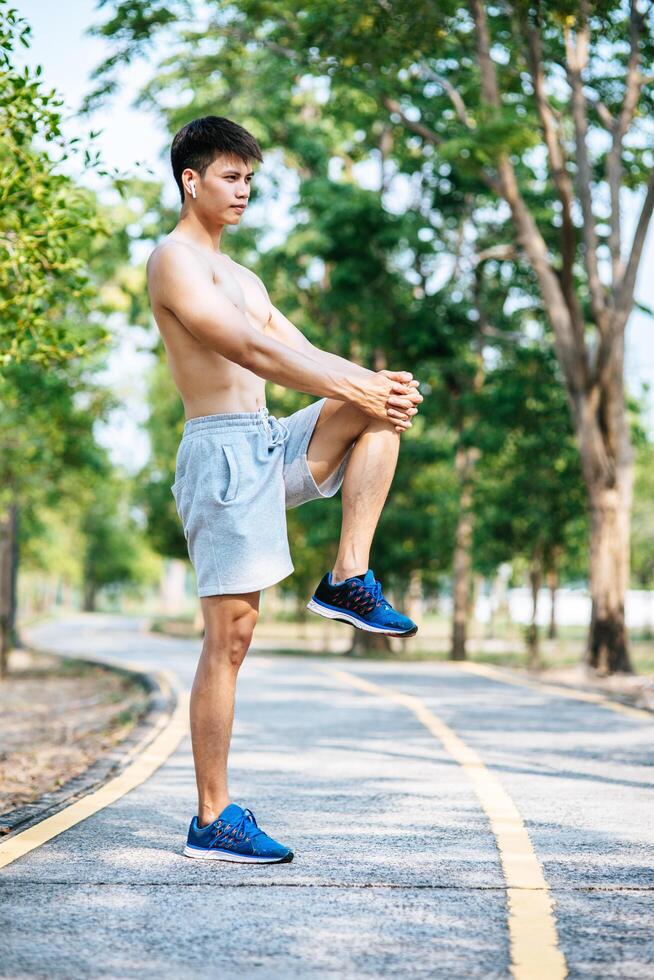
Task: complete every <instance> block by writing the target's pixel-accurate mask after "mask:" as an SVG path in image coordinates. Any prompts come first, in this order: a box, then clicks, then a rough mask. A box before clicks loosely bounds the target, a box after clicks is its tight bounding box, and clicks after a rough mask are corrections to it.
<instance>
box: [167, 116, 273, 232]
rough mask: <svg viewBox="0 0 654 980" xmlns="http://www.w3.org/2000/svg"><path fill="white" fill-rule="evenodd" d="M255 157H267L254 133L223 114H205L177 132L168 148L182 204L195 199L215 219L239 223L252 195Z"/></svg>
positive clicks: (200, 207)
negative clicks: (237, 205) (245, 205)
mask: <svg viewBox="0 0 654 980" xmlns="http://www.w3.org/2000/svg"><path fill="white" fill-rule="evenodd" d="M253 160H259V162H261V161H263V156H262V153H261V148H260V146H259V144H258V143H257V141H256V139H255V138H254V136H252V134H251V133H248V131H247V129H243V127H242V126H239V125H238V123H235V122H232V120H231V119H225V118H224V117H223V116H203V117H202V118H201V119H194V120H193V121H192V122H190V123H187V124H186V126H183V127H182V129H180V130H179V132H178V133H176V134H175V138H174V139H173V143H172V146H171V149H170V162H171V164H172V168H173V175H174V177H175V181H176V183H177V186H178V188H179V193H180V196H181V199H182V204H184V203H185V201H187V200H189V199H193V198H194V193H193V192H195V200H196V201H197V207H198V209H199V210H201V211H203V212H204V213H205V214H206V216H207V217H209V218H210V219H213V220H218V221H221V220H224V221H225V222H228V223H236V222H238V220H239V219H240V216H241V214H242V212H241V211H239V210H238V209H237V208H236V207H235V205H236V204H238V203H240V204H246V203H247V199H248V197H249V194H250V179H251V176H252V170H251V167H250V164H251V162H252V161H253Z"/></svg>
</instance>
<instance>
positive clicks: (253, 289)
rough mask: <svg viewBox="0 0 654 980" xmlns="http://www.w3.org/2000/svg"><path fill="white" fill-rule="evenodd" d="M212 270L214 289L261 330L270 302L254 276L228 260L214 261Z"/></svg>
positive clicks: (268, 312)
mask: <svg viewBox="0 0 654 980" xmlns="http://www.w3.org/2000/svg"><path fill="white" fill-rule="evenodd" d="M212 268H213V281H214V283H215V285H216V288H217V289H219V290H220V292H221V293H222V294H223V295H224V296H227V297H228V299H230V300H231V301H232V303H233V304H234V305H235V306H237V307H238V308H239V310H241V311H242V312H243V313H244V314H245V315H246V316H247V317H248V319H249V320H251V321H252V322H253V324H254V325H255V326H258V327H261V328H263V327H264V326H265V324H266V323H267V322H268V318H269V316H270V302H269V300H268V297H267V296H266V294H265V293H264V291H263V289H262V288H261V285H260V283H259V282H258V280H257V279H256V278H255V276H253V275H252V273H251V272H249V271H248V270H247V269H245V268H243V267H242V266H239V265H237V264H236V263H235V262H232V261H231V260H229V259H225V260H222V261H220V260H216V261H214V262H213V263H212Z"/></svg>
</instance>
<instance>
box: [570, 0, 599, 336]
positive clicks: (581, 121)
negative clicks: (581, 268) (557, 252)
mask: <svg viewBox="0 0 654 980" xmlns="http://www.w3.org/2000/svg"><path fill="white" fill-rule="evenodd" d="M579 17H580V21H581V23H580V26H579V28H578V29H577V32H576V38H575V40H574V41H573V38H572V34H571V31H570V28H569V27H568V26H567V25H566V26H565V27H564V37H565V49H566V70H567V74H568V81H569V83H570V88H571V91H572V119H573V123H574V128H575V146H576V151H577V152H576V156H577V194H578V196H579V202H580V204H581V211H582V214H583V237H584V263H585V266H586V274H587V276H588V291H589V294H590V305H591V309H592V311H593V319H594V320H595V323H596V324H597V327H598V329H599V331H600V333H602V334H604V333H605V332H606V330H607V328H608V318H607V304H606V297H605V293H604V287H603V286H602V282H601V279H600V276H599V268H598V263H597V233H596V231H595V215H594V214H593V204H592V197H591V184H592V173H591V168H590V160H589V158H588V147H587V143H586V140H587V134H588V118H587V115H586V97H585V96H584V92H583V82H582V77H581V73H582V71H583V69H584V68H585V67H586V65H587V63H588V44H589V40H590V31H589V27H588V0H581V3H580V14H579Z"/></svg>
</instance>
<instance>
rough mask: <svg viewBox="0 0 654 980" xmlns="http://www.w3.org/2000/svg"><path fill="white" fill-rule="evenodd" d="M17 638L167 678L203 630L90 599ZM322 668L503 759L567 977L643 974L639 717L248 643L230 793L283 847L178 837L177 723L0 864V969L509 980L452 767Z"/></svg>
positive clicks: (480, 846) (500, 912)
mask: <svg viewBox="0 0 654 980" xmlns="http://www.w3.org/2000/svg"><path fill="white" fill-rule="evenodd" d="M30 638H31V639H32V640H33V642H38V643H41V644H42V645H43V646H46V647H48V648H50V649H61V650H66V651H71V652H78V653H79V654H84V655H97V656H102V657H104V658H106V659H110V660H112V661H114V662H116V663H120V662H121V661H122V662H124V661H125V660H130V661H134V660H137V661H139V662H141V663H144V664H147V665H149V666H150V667H153V668H154V667H157V668H158V667H162V666H163V667H167V668H169V669H171V670H173V671H174V672H175V673H176V674H177V675H178V677H179V678H180V681H181V682H182V684H183V685H185V686H190V683H191V680H192V675H193V672H194V668H195V662H196V659H197V653H198V646H199V644H198V642H196V641H193V642H191V641H184V640H173V639H170V638H165V637H157V636H151V635H148V634H147V633H145V632H144V631H143V629H142V623H141V622H139V621H137V620H134V619H126V618H121V619H118V618H115V617H103V616H96V617H89V616H79V617H76V618H75V619H70V620H68V621H66V622H59V623H53V624H50V625H42V626H40V627H38V628H35V629H33V630H32V632H31V637H30ZM325 666H328V667H332V668H334V669H336V670H345V671H347V672H348V673H349V675H355V680H356V678H362V679H365V681H367V682H371V683H373V684H376V685H381V686H382V687H384V688H388V689H392V690H393V691H395V692H404V693H405V694H409V695H413V696H415V697H416V698H419V699H420V704H423V705H424V706H426V709H427V710H428V711H430V712H432V713H433V715H435V716H436V717H437V718H438V719H439V720H440V722H441V723H442V724H443V725H444V726H448V730H450V731H451V732H453V733H456V736H458V738H459V739H460V740H462V743H465V746H467V747H468V748H469V749H471V750H473V751H474V752H476V753H478V755H479V756H480V757H481V760H483V763H484V765H485V770H484V771H485V772H487V773H489V774H491V778H492V779H495V780H496V781H497V779H499V781H500V782H501V786H502V787H503V789H504V790H505V791H506V792H507V793H508V794H509V796H510V797H511V800H512V801H513V803H514V804H515V806H516V808H517V810H518V812H519V814H520V816H521V818H522V821H523V823H524V827H525V829H526V831H527V833H528V835H529V838H530V840H531V843H532V845H533V850H534V854H535V858H536V859H537V861H538V862H539V863H540V866H541V867H542V870H543V874H544V877H545V881H546V883H547V885H548V886H549V889H550V891H549V894H550V895H551V899H552V900H553V909H554V920H555V925H556V942H557V944H558V949H559V950H560V952H561V954H562V956H563V957H564V958H565V963H566V964H567V970H568V975H569V976H570V977H593V978H602V980H604V978H608V977H620V978H641V977H643V978H645V977H647V978H652V977H654V930H653V929H652V925H653V921H654V915H653V905H652V898H653V897H654V821H653V820H652V814H653V813H654V768H653V763H654V748H653V735H654V719H653V720H652V722H650V721H649V720H648V719H647V718H644V719H640V718H637V717H633V718H632V717H628V716H625V715H622V714H618V713H617V712H613V711H610V710H608V709H606V708H604V707H601V706H600V705H596V704H592V703H585V702H576V701H573V700H570V699H565V698H562V697H557V696H555V695H552V694H551V693H543V692H541V691H538V690H536V689H533V688H529V687H519V686H515V685H509V684H504V683H502V682H499V681H497V680H493V679H490V678H488V677H482V676H475V675H472V674H468V673H465V672H463V671H461V670H459V669H458V668H457V667H456V666H455V665H450V664H445V665H443V664H423V663H420V664H401V663H391V662H377V663H375V662H359V661H351V660H349V659H345V658H322V657H306V658H303V657H284V656H276V655H271V654H265V653H261V654H256V653H255V652H254V651H251V652H250V653H249V654H248V657H247V658H246V662H245V665H244V667H243V669H242V671H241V676H240V679H239V693H238V703H237V711H236V720H235V728H234V740H233V750H232V760H231V786H232V793H233V797H234V799H235V800H237V801H238V802H240V803H242V804H243V805H246V806H250V807H251V808H252V809H253V810H254V812H255V814H256V816H257V818H258V819H259V822H260V823H261V824H262V826H263V827H264V829H266V830H267V831H269V832H270V833H271V834H272V835H273V836H275V837H278V838H279V839H280V840H282V841H284V842H286V843H288V844H289V845H291V846H292V847H293V849H294V851H295V855H296V856H295V860H294V861H293V862H292V864H290V865H282V866H263V867H258V868H252V867H248V866H240V865H230V864H222V863H220V864H209V865H207V864H202V863H200V862H192V861H190V860H188V859H185V858H184V857H182V856H181V854H180V850H181V847H182V845H183V839H184V835H185V831H186V827H187V824H188V820H189V818H190V816H191V815H192V814H193V812H194V806H195V790H194V782H193V772H192V759H191V752H190V742H189V739H188V738H185V739H184V740H183V742H182V744H181V745H180V747H179V749H178V750H177V751H176V752H175V753H174V754H173V755H172V756H171V757H170V759H169V760H168V762H167V763H166V764H165V765H164V766H162V768H161V769H159V770H158V771H157V772H156V773H155V775H154V776H152V777H151V778H150V779H149V780H147V782H145V783H144V784H143V785H141V786H140V787H138V788H137V789H135V790H133V791H132V792H131V793H129V794H128V795H126V796H124V797H123V798H122V799H120V800H118V801H117V802H116V803H113V804H112V805H111V806H109V807H107V808H106V809H104V810H102V811H100V812H98V813H97V814H95V815H94V816H92V817H90V818H89V819H88V820H86V821H84V822H82V823H80V824H78V825H77V826H76V827H73V828H72V829H70V830H68V831H66V832H65V833H63V834H61V835H60V836H59V837H57V838H55V839H53V840H52V841H50V842H49V843H47V844H45V845H43V846H42V847H40V848H38V849H37V850H35V851H32V852H31V853H29V854H27V855H26V856H24V857H22V858H20V859H19V860H17V861H15V862H14V863H13V864H11V865H9V866H8V867H6V868H5V869H4V871H2V872H0V900H1V902H2V909H3V912H2V916H3V919H4V920H5V921H4V922H3V923H0V950H1V951H2V952H1V957H2V960H1V962H2V972H1V975H2V976H3V977H12V978H16V977H49V978H50V977H57V978H58V977H66V978H76V977H96V976H102V977H137V976H138V977H157V978H159V977H171V978H173V977H175V978H180V977H181V978H186V977H199V976H202V977H221V978H222V977H231V976H233V975H236V974H237V973H238V974H239V975H240V976H245V977H250V976H256V977H264V978H268V977H271V978H273V977H275V978H277V977H280V978H281V977H310V978H313V977H322V976H334V977H336V976H337V977H347V978H350V977H364V976H387V975H389V976H390V975H402V976H404V975H407V976H410V977H437V978H441V977H442V978H445V977H447V978H459V977H462V978H463V977H465V978H468V977H470V978H484V980H488V978H495V977H498V978H500V977H501V978H504V977H510V976H511V948H510V940H509V929H508V925H507V922H508V918H509V912H510V909H509V905H510V902H509V901H508V896H507V888H506V883H505V877H504V872H503V865H502V855H501V854H500V851H499V850H498V844H497V835H496V834H494V833H493V830H492V828H491V826H490V823H489V819H488V817H487V814H486V813H485V811H484V808H483V807H482V806H481V805H480V799H479V797H478V796H477V794H476V793H475V789H474V786H473V783H472V781H471V779H470V778H469V774H468V772H467V771H466V770H465V768H464V767H463V766H462V765H461V764H459V762H458V761H457V760H456V758H455V757H454V756H453V755H452V753H451V751H449V750H448V749H447V748H446V746H445V745H444V743H443V742H442V741H441V740H439V738H437V737H435V735H434V733H433V731H429V730H428V728H427V727H425V725H424V724H423V723H421V720H420V717H419V716H418V714H416V712H415V711H412V710H409V709H408V708H407V705H406V704H405V703H402V702H401V700H392V699H389V698H385V697H382V696H376V695H375V694H374V693H371V692H370V691H365V690H361V689H358V688H356V687H355V686H351V685H350V684H348V683H347V682H345V681H344V680H343V678H342V677H339V676H336V675H334V674H329V673H325V672H324V670H323V669H322V668H323V667H325ZM416 703H417V702H416ZM528 897H529V896H528ZM518 898H520V896H518ZM533 929H534V933H533V935H534V948H535V949H536V952H538V949H537V947H538V943H539V942H540V941H541V931H540V928H539V922H538V921H535V922H534V926H533ZM536 959H537V958H536ZM514 975H515V976H518V975H519V976H520V977H523V978H524V977H526V976H537V975H543V976H547V972H541V974H539V973H538V970H537V969H535V968H534V964H533V963H532V964H531V967H523V968H522V970H521V971H520V969H518V970H517V972H516V971H515V970H514ZM551 975H552V974H551V973H550V976H551ZM548 980H549V978H548Z"/></svg>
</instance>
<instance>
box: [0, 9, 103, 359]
mask: <svg viewBox="0 0 654 980" xmlns="http://www.w3.org/2000/svg"><path fill="white" fill-rule="evenodd" d="M28 36H29V26H28V25H27V24H26V22H25V21H24V20H23V19H22V18H20V17H18V15H17V12H16V11H15V10H13V9H11V8H9V7H8V6H7V4H6V2H4V0H2V2H0V40H1V41H2V55H1V56H0V89H1V90H2V96H1V97H0V205H1V207H0V365H6V364H8V363H10V362H11V361H18V360H34V361H38V362H40V363H43V364H46V363H52V362H55V361H61V360H70V359H71V358H75V357H79V356H80V355H82V354H85V353H87V352H88V351H91V350H94V349H97V348H99V347H102V346H103V345H105V344H106V343H107V341H108V335H107V333H106V331H105V330H104V329H103V328H102V327H101V326H100V325H99V324H98V323H97V322H94V321H93V320H92V318H91V317H90V315H89V314H90V310H91V308H92V301H93V296H94V293H95V286H94V284H93V282H92V279H91V277H90V275H89V272H88V258H89V255H90V254H92V253H93V252H94V251H97V249H98V247H99V243H100V241H101V240H102V239H103V238H106V237H107V236H108V235H109V234H110V228H109V227H108V226H107V224H106V222H105V220H104V219H103V216H102V214H101V212H100V211H99V209H98V207H97V204H96V201H95V197H94V195H93V194H92V193H91V192H90V191H88V190H86V189H84V188H82V187H80V186H78V185H76V184H75V183H74V181H72V180H71V179H70V178H69V177H66V176H64V175H62V174H59V173H57V172H56V167H57V163H58V161H55V160H54V159H53V157H52V155H51V154H52V151H53V150H55V151H56V149H57V148H58V149H59V150H60V154H61V155H60V159H64V158H65V157H66V156H67V150H66V141H65V138H64V135H63V133H62V131H61V113H60V108H61V105H62V100H61V99H60V98H58V97H57V95H56V93H55V92H54V90H53V91H50V92H48V91H46V90H44V88H43V83H42V81H41V79H40V77H39V76H40V70H39V69H37V70H36V71H35V72H34V73H33V74H32V73H31V72H30V70H29V69H28V68H25V69H24V70H23V71H19V70H18V69H17V68H15V67H14V65H13V64H12V61H11V52H12V51H13V47H14V45H15V44H17V43H21V44H23V45H27V44H28ZM68 142H69V144H70V143H72V142H74V141H72V140H71V141H68ZM90 162H91V158H90V155H88V151H87V163H90Z"/></svg>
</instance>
